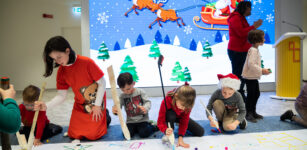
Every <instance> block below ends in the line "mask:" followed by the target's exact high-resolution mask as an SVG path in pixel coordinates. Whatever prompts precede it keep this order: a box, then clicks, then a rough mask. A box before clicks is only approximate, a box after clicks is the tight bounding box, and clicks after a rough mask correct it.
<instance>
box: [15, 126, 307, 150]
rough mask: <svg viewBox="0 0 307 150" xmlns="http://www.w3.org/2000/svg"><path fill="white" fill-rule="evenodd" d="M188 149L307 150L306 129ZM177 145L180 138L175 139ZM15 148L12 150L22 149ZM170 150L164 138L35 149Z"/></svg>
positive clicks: (193, 144)
mask: <svg viewBox="0 0 307 150" xmlns="http://www.w3.org/2000/svg"><path fill="white" fill-rule="evenodd" d="M184 141H185V142H186V143H189V144H190V148H189V149H185V148H182V147H176V149H177V150H183V149H184V150H306V149H307V129H302V130H288V131H278V132H262V133H248V134H234V135H223V136H203V137H199V138H198V137H187V138H184ZM176 143H177V139H176ZM19 149H20V148H19V147H18V146H13V150H19ZM102 149H103V150H119V149H120V150H170V149H172V148H171V147H170V145H167V144H162V141H161V139H148V140H134V141H109V142H89V143H82V144H81V146H76V144H71V143H61V144H44V145H42V146H39V147H35V148H34V149H33V150H102Z"/></svg>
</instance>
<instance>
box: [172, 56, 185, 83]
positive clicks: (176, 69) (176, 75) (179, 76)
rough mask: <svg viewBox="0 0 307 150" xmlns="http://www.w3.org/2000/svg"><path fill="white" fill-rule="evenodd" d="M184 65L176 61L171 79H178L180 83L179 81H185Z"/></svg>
mask: <svg viewBox="0 0 307 150" xmlns="http://www.w3.org/2000/svg"><path fill="white" fill-rule="evenodd" d="M181 69H182V67H181V65H180V63H179V62H178V61H177V62H176V63H175V67H174V68H173V70H172V76H173V77H172V78H171V81H177V83H179V81H184V74H183V72H182V70H181Z"/></svg>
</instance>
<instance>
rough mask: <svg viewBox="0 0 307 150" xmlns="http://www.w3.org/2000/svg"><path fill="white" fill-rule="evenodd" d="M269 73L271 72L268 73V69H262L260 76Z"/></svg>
mask: <svg viewBox="0 0 307 150" xmlns="http://www.w3.org/2000/svg"><path fill="white" fill-rule="evenodd" d="M270 73H271V72H270V70H269V69H265V68H262V74H263V75H268V74H270Z"/></svg>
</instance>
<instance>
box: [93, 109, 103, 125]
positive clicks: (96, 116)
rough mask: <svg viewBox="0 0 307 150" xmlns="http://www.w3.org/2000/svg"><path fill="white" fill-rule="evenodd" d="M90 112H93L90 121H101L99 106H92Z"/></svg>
mask: <svg viewBox="0 0 307 150" xmlns="http://www.w3.org/2000/svg"><path fill="white" fill-rule="evenodd" d="M92 111H93V112H92V113H93V117H92V120H95V121H96V122H97V121H99V120H101V117H102V111H101V106H93V107H92Z"/></svg>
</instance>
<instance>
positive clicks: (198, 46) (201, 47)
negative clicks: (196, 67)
mask: <svg viewBox="0 0 307 150" xmlns="http://www.w3.org/2000/svg"><path fill="white" fill-rule="evenodd" d="M202 50H203V45H202V44H201V42H200V41H198V43H197V47H196V51H202Z"/></svg>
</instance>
